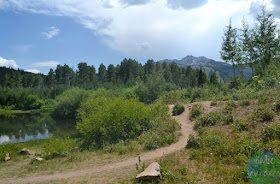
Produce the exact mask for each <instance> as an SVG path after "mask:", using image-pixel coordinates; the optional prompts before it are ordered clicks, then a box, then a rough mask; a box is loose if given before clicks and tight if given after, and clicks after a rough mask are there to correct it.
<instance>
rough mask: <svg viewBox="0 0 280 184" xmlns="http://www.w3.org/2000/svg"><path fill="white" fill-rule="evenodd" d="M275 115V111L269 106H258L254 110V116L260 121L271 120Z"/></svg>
mask: <svg viewBox="0 0 280 184" xmlns="http://www.w3.org/2000/svg"><path fill="white" fill-rule="evenodd" d="M274 116H275V112H274V111H272V110H271V109H270V108H268V107H265V108H259V109H257V110H255V112H254V117H255V118H258V119H260V120H261V121H262V122H268V121H271V120H272V119H273V118H274Z"/></svg>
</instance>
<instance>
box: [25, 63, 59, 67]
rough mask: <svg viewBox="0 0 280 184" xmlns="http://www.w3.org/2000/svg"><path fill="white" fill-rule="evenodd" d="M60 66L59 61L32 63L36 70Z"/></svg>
mask: <svg viewBox="0 0 280 184" xmlns="http://www.w3.org/2000/svg"><path fill="white" fill-rule="evenodd" d="M58 64H59V62H57V61H41V62H35V63H32V64H31V66H32V67H35V68H40V67H56V66H57V65H58Z"/></svg>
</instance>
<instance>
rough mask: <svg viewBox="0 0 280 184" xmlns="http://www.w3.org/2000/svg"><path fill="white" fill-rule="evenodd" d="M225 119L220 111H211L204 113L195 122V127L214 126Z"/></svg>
mask: <svg viewBox="0 0 280 184" xmlns="http://www.w3.org/2000/svg"><path fill="white" fill-rule="evenodd" d="M223 121H224V115H223V114H222V113H220V112H216V111H215V112H210V113H207V114H202V115H201V116H200V117H199V118H198V121H197V122H196V124H195V127H196V128H198V127H205V126H214V125H216V124H217V123H220V122H223Z"/></svg>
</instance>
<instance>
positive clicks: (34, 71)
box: [25, 69, 41, 74]
mask: <svg viewBox="0 0 280 184" xmlns="http://www.w3.org/2000/svg"><path fill="white" fill-rule="evenodd" d="M25 71H26V72H30V73H35V74H38V73H41V72H40V70H37V69H27V70H25Z"/></svg>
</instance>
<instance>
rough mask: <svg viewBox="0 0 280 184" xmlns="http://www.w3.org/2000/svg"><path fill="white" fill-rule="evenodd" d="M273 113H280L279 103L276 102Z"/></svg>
mask: <svg viewBox="0 0 280 184" xmlns="http://www.w3.org/2000/svg"><path fill="white" fill-rule="evenodd" d="M275 111H276V112H280V102H277V103H276V104H275Z"/></svg>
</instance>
